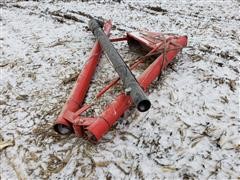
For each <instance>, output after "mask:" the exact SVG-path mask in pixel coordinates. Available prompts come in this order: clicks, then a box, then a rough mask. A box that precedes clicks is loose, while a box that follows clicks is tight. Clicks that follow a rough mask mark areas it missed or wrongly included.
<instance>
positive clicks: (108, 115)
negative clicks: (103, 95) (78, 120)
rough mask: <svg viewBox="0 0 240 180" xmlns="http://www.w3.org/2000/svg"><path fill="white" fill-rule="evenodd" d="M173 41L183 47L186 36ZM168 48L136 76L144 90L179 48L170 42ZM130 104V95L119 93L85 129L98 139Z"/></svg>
mask: <svg viewBox="0 0 240 180" xmlns="http://www.w3.org/2000/svg"><path fill="white" fill-rule="evenodd" d="M174 43H176V44H179V45H181V47H185V46H186V45H187V37H186V36H180V37H178V38H175V39H174ZM168 49H170V50H169V51H167V52H166V59H165V58H164V56H163V54H162V55H161V56H159V57H158V58H157V59H156V60H155V61H154V62H153V63H152V64H151V65H150V66H149V67H148V68H147V69H146V70H145V71H144V72H143V74H142V75H140V77H139V78H138V82H139V84H140V85H141V87H142V88H143V89H144V90H146V89H147V87H148V86H149V85H150V84H151V82H152V81H153V80H154V79H156V78H157V77H158V76H159V74H160V72H161V70H162V69H163V68H165V67H166V66H167V65H168V64H169V63H170V62H171V61H172V60H173V59H174V57H175V56H176V55H177V53H178V52H179V51H180V49H177V48H176V46H175V45H174V44H171V43H170V44H169V47H168ZM171 49H172V50H171ZM164 59H165V60H164ZM131 105H132V99H131V97H130V96H128V95H126V94H124V93H122V94H120V95H119V96H117V98H116V99H115V100H114V101H113V102H112V103H111V104H110V105H109V106H108V107H107V108H106V109H105V111H103V112H102V114H101V115H100V117H99V118H97V119H96V121H95V122H93V123H92V124H91V125H90V126H88V127H87V128H86V129H87V130H88V131H89V132H90V133H91V134H92V135H93V138H94V139H95V140H99V139H100V138H101V137H102V136H103V135H104V134H105V133H106V132H107V131H108V130H109V129H110V128H111V126H112V125H113V124H114V123H115V122H116V121H117V120H118V119H119V118H120V117H121V116H122V115H123V113H124V112H125V111H126V110H127V109H128V108H129V107H130V106H131Z"/></svg>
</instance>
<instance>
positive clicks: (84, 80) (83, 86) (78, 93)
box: [54, 21, 112, 134]
mask: <svg viewBox="0 0 240 180" xmlns="http://www.w3.org/2000/svg"><path fill="white" fill-rule="evenodd" d="M111 28H112V23H111V21H106V22H105V24H104V27H103V29H104V32H105V33H106V34H107V35H108V36H109V34H110V30H111ZM101 51H102V48H101V46H100V43H99V42H98V41H96V42H95V44H94V46H93V48H92V50H91V52H90V56H89V58H88V60H87V62H86V64H85V65H84V67H83V69H82V71H81V73H80V74H79V76H78V79H77V81H76V84H75V86H74V88H73V90H72V91H71V94H70V96H69V98H68V100H67V102H66V103H65V105H64V107H63V109H62V111H61V113H60V115H59V116H58V118H57V120H56V122H55V125H54V129H55V130H56V131H57V132H59V133H60V134H67V133H71V132H72V125H71V124H70V122H71V120H70V119H69V118H68V117H67V114H68V112H75V111H77V110H78V109H79V108H80V106H81V105H82V103H83V100H84V98H85V96H86V93H87V91H88V88H89V84H90V82H91V79H92V76H93V75H94V73H95V70H96V66H97V64H98V62H99V59H100V56H101ZM69 121H70V122H69Z"/></svg>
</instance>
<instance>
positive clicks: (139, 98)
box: [89, 19, 151, 112]
mask: <svg viewBox="0 0 240 180" xmlns="http://www.w3.org/2000/svg"><path fill="white" fill-rule="evenodd" d="M89 28H90V29H91V31H92V32H93V34H94V35H95V37H96V38H97V39H98V40H99V42H100V44H101V47H102V49H103V51H104V53H105V54H106V55H107V57H108V59H109V60H110V61H111V62H112V65H113V67H114V69H115V70H116V72H117V73H118V75H119V77H120V79H121V80H122V81H123V86H124V88H125V90H126V91H127V93H129V95H130V96H131V98H132V101H133V103H134V104H135V105H136V107H137V109H138V110H139V111H141V112H145V111H147V110H148V109H149V108H150V106H151V102H150V101H149V100H148V98H147V96H146V95H145V93H144V91H143V89H142V88H141V87H140V85H139V83H138V82H137V80H136V78H135V77H134V75H133V74H132V72H131V71H130V69H129V68H128V66H127V65H126V64H125V62H124V61H123V59H122V57H121V56H120V55H119V53H118V52H117V50H116V49H115V48H114V46H113V45H112V43H111V42H110V40H109V39H108V37H107V36H106V34H105V33H104V32H103V30H102V28H101V27H100V25H99V23H98V21H97V20H95V19H91V20H90V21H89Z"/></svg>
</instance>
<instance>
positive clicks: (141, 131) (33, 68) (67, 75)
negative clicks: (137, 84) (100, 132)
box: [0, 0, 240, 180]
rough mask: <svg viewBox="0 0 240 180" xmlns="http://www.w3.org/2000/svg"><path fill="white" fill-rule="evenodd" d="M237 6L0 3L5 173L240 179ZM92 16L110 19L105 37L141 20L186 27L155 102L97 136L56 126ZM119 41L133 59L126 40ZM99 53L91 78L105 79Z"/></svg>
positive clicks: (0, 167)
mask: <svg viewBox="0 0 240 180" xmlns="http://www.w3.org/2000/svg"><path fill="white" fill-rule="evenodd" d="M239 5H240V3H239V1H237V0H226V1H211V0H210V1H201V0H200V1H196V0H193V1H186V0H181V1H173V0H170V1H169V0H168V1H166V0H163V1H156V0H150V1H134V0H122V1H121V2H120V3H119V2H118V1H85V2H77V1H71V0H65V1H54V0H48V1H39V2H38V1H20V0H17V1H10V0H7V1H4V2H2V1H1V3H0V7H1V17H0V18H1V20H0V21H1V34H0V41H1V57H0V70H1V71H0V72H1V77H0V92H1V95H0V111H1V113H0V122H1V123H0V148H1V147H2V148H1V149H0V157H1V159H0V160H1V161H0V162H1V163H0V179H3V180H5V179H17V178H18V179H44V178H45V179H49V178H50V179H55V178H59V179H164V178H167V179H178V178H181V179H209V178H210V179H238V178H240V125H239V123H240V119H239V98H240V97H239V77H238V76H239V71H240V68H239V59H240V31H239V28H240V15H239ZM89 15H92V16H95V17H103V18H105V19H112V20H113V24H114V25H116V28H115V29H114V30H113V31H112V36H115V35H116V36H121V35H123V34H124V33H125V31H135V30H138V29H148V30H151V31H157V32H159V31H161V32H170V33H177V34H180V35H187V36H188V37H189V46H188V47H187V48H185V49H184V50H183V52H182V53H181V54H180V55H179V56H178V57H177V58H176V59H175V61H174V63H173V64H172V65H171V68H168V69H166V71H165V72H164V73H163V74H162V77H161V79H160V81H156V82H155V83H154V85H153V87H152V88H150V90H149V91H148V94H149V98H150V100H151V102H152V108H151V109H150V111H149V112H146V113H141V114H140V113H139V112H137V111H132V112H131V113H129V115H128V116H126V117H125V118H124V119H122V120H120V121H119V122H118V123H117V124H116V125H115V126H114V127H113V128H112V129H111V131H110V132H109V133H108V134H107V135H106V136H104V138H103V139H102V140H101V141H100V142H99V143H98V144H97V145H93V144H90V143H89V142H86V141H84V140H82V139H79V138H76V137H74V135H71V136H68V137H64V136H59V135H58V134H56V133H55V132H54V131H53V130H52V124H53V122H54V120H55V119H56V117H57V115H58V114H59V112H60V111H61V107H62V106H63V104H64V102H65V101H66V99H67V97H68V95H69V93H70V91H71V88H72V87H73V85H74V80H75V79H76V76H77V75H78V73H79V71H80V70H81V68H82V66H83V64H84V62H85V60H86V58H87V57H88V53H89V50H90V49H91V47H92V45H93V42H94V38H93V35H92V33H91V32H90V31H88V30H87V22H88V20H89V17H90V16H89ZM116 47H118V48H121V50H120V52H121V54H122V55H123V57H124V58H125V60H129V59H131V57H130V56H129V55H128V54H129V52H128V48H127V46H126V45H124V44H120V45H117V46H116ZM103 62H105V63H103ZM103 62H102V63H101V64H100V68H99V70H101V69H103V70H102V72H103V73H102V74H101V75H100V73H99V74H97V77H104V78H106V79H108V78H109V79H110V78H111V76H112V74H113V69H111V68H110V66H109V65H108V62H107V61H106V59H105V58H103ZM104 69H105V70H104ZM97 77H96V80H94V82H95V86H94V87H93V88H92V89H90V92H93V91H94V88H97V87H98V84H101V83H99V82H98V80H97ZM90 96H91V94H90ZM89 98H90V97H89ZM4 146H5V148H4V149H3V147H4Z"/></svg>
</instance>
